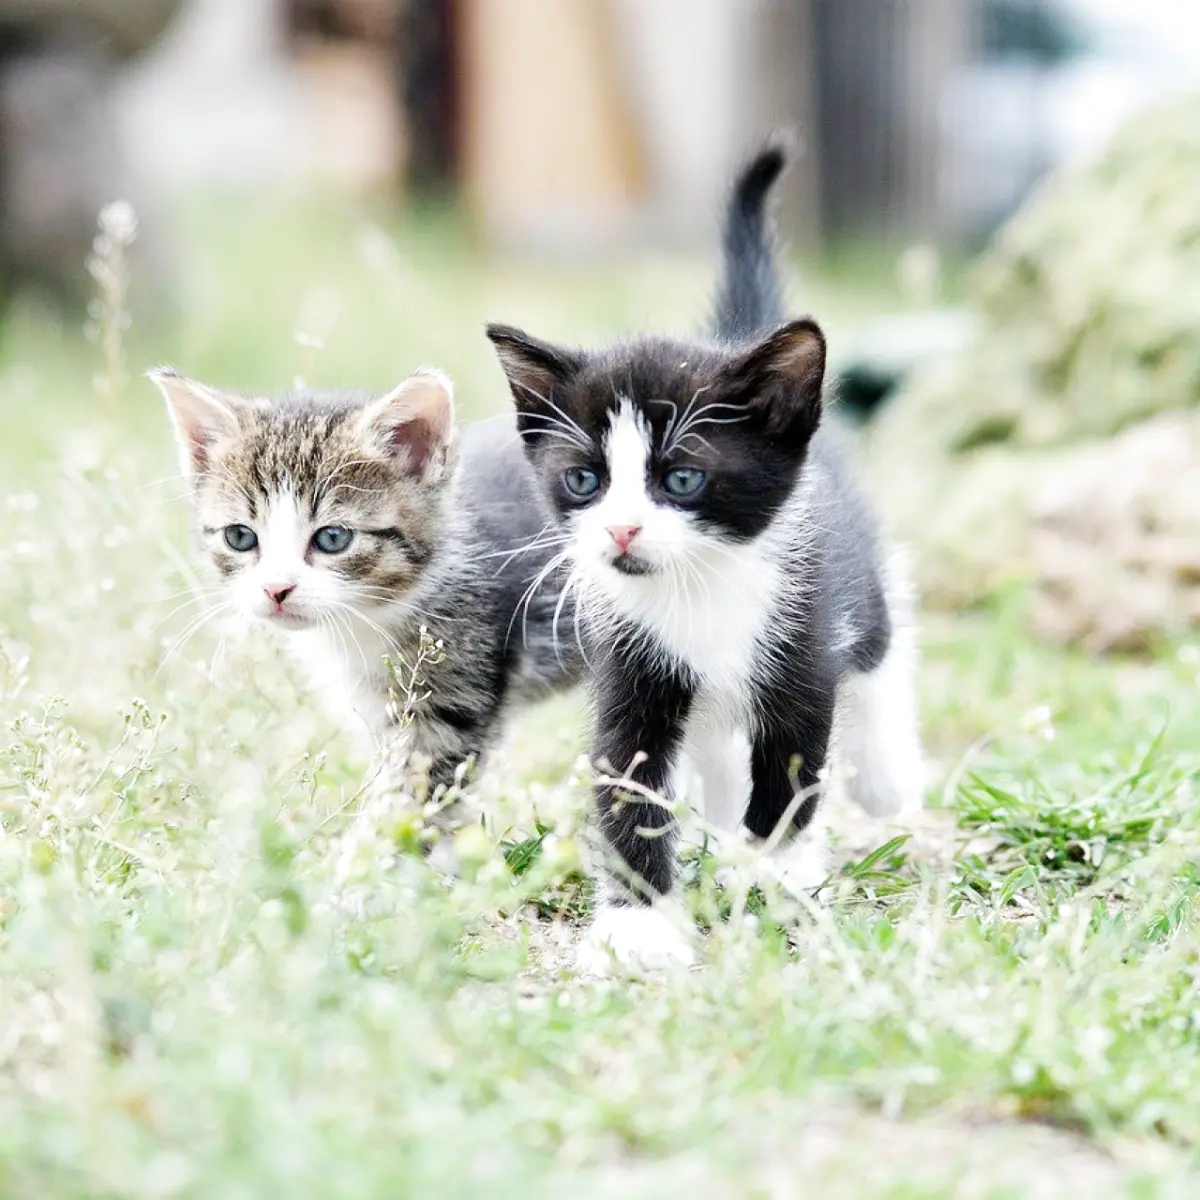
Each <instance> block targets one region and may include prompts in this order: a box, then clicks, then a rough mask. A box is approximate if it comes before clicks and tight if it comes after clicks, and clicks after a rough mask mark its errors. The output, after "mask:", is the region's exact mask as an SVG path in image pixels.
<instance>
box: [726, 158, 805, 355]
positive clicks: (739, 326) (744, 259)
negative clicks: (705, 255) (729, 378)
mask: <svg viewBox="0 0 1200 1200" xmlns="http://www.w3.org/2000/svg"><path fill="white" fill-rule="evenodd" d="M787 160H788V150H787V143H786V141H785V140H784V139H782V138H777V139H773V140H772V141H770V142H768V143H767V145H766V146H764V147H763V148H762V150H760V151H759V152H758V153H757V154H756V155H755V156H754V157H753V158H752V159H751V160H750V161H749V162H748V163H747V164H746V166H745V167H743V168H742V170H741V172H740V173H739V175H738V177H737V180H736V182H735V183H734V185H733V191H732V193H731V195H730V197H729V203H728V205H727V207H726V209H725V227H724V230H723V231H722V239H721V240H722V245H721V259H722V261H721V281H720V284H719V285H718V288H717V299H716V305H715V309H714V313H713V332H714V333H715V334H716V336H717V337H718V338H720V339H722V340H723V341H740V340H742V339H743V338H751V337H754V336H755V335H756V334H760V333H762V332H763V331H764V330H766V329H770V328H772V327H773V326H775V325H779V324H782V322H783V321H784V320H785V318H786V306H785V304H784V298H783V288H782V285H781V284H780V281H779V273H778V271H777V270H776V266H775V229H774V224H773V222H772V221H771V219H770V216H769V213H768V208H767V199H768V197H769V195H770V192H771V188H772V186H773V185H774V183H775V181H776V180H777V179H778V178H779V176H780V175H782V174H783V169H784V167H785V166H787Z"/></svg>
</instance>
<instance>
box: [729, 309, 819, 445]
mask: <svg viewBox="0 0 1200 1200" xmlns="http://www.w3.org/2000/svg"><path fill="white" fill-rule="evenodd" d="M723 375H724V378H725V382H726V386H727V387H728V388H729V389H730V391H731V392H737V393H740V394H741V395H742V396H743V397H744V398H745V403H746V404H747V405H749V406H750V407H751V408H752V409H757V410H759V411H760V412H761V413H762V414H763V417H764V419H765V423H766V429H767V432H768V433H772V434H776V435H778V436H782V437H786V438H789V439H794V440H796V441H798V442H799V441H804V442H807V440H808V439H809V438H810V437H812V435H813V433H814V432H815V431H816V428H817V425H818V424H819V423H820V420H821V388H822V385H823V384H824V381H825V335H824V334H823V333H822V332H821V327H820V326H819V325H818V324H817V323H816V322H815V321H811V320H809V319H808V318H807V317H806V318H804V319H802V320H798V321H789V322H788V323H787V324H786V325H781V326H780V327H779V328H778V329H776V330H775V332H774V333H771V334H769V335H768V336H767V337H766V338H764V339H763V340H762V341H761V342H759V343H758V344H757V345H756V346H753V347H752V348H751V349H749V350H747V351H744V352H743V353H742V354H740V355H739V356H738V357H737V358H736V359H734V361H733V362H732V363H730V364H729V365H728V366H727V367H726V368H725V370H724V372H723Z"/></svg>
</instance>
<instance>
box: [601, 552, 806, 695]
mask: <svg viewBox="0 0 1200 1200" xmlns="http://www.w3.org/2000/svg"><path fill="white" fill-rule="evenodd" d="M781 574H782V573H781V571H780V568H779V566H778V564H777V563H775V562H773V561H771V559H770V557H768V556H767V555H766V554H764V553H763V551H762V548H761V547H760V546H759V544H758V543H752V544H750V545H745V546H729V545H725V546H720V547H714V548H712V549H711V550H709V551H708V552H707V553H703V554H699V555H696V556H695V557H694V558H693V559H692V560H691V562H690V563H689V567H688V570H687V571H686V572H684V573H681V574H680V575H677V576H674V577H673V578H671V579H669V580H665V579H663V578H662V577H661V576H658V575H651V576H645V577H638V576H634V577H622V576H618V575H616V574H615V573H614V572H612V571H605V572H604V573H603V577H602V583H601V586H602V587H603V588H604V591H605V594H606V599H607V601H608V603H609V604H610V605H611V606H612V608H613V609H614V610H615V611H616V612H617V613H619V614H620V615H621V616H622V617H624V618H625V619H627V620H630V621H633V622H635V623H636V624H637V625H639V626H640V627H641V628H642V629H644V630H645V631H646V632H647V633H649V634H651V636H652V637H653V638H654V640H655V642H656V643H657V644H658V645H659V646H660V647H661V648H662V650H663V651H664V652H665V654H666V655H667V656H669V657H670V658H671V659H673V660H675V661H676V662H678V663H680V664H682V665H685V666H687V667H688V668H690V669H691V671H693V672H694V673H695V675H696V676H697V677H698V678H699V680H700V690H701V691H702V692H704V693H707V694H710V695H711V696H712V698H713V701H714V702H717V703H722V704H729V703H733V704H735V705H738V706H740V703H741V699H742V696H743V693H744V692H745V690H746V688H747V686H748V684H749V682H750V679H751V677H752V675H753V673H754V671H755V667H756V664H757V662H758V659H759V657H760V648H761V646H762V644H763V642H764V635H765V634H766V633H767V632H768V630H769V626H770V622H771V620H772V616H773V614H774V613H775V612H776V611H777V609H778V606H779V596H780V588H781V586H782V579H781Z"/></svg>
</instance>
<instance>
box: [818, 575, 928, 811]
mask: <svg viewBox="0 0 1200 1200" xmlns="http://www.w3.org/2000/svg"><path fill="white" fill-rule="evenodd" d="M891 591H892V594H891V595H889V597H888V609H889V614H888V618H887V619H888V624H889V625H890V630H889V634H888V637H887V640H886V649H885V650H884V653H883V655H882V657H880V658H879V659H878V661H877V662H870V663H869V664H868V663H867V662H863V661H862V659H861V658H860V662H861V663H862V665H863V666H868V665H869V669H867V670H852V671H851V672H850V673H849V674H848V675H846V676H845V678H844V679H843V680H842V683H841V686H840V687H839V689H838V715H837V735H836V741H837V758H838V760H839V762H840V763H841V765H842V766H843V767H844V768H846V769H847V771H846V774H847V776H848V777H847V778H846V780H845V788H846V791H847V792H848V793H849V795H850V796H851V798H852V799H853V800H854V801H855V803H856V804H858V806H859V807H860V808H862V809H863V810H864V811H865V812H867V813H870V815H871V816H873V817H893V816H896V815H897V814H898V813H902V812H908V811H911V810H912V809H915V808H918V807H920V804H921V798H922V794H923V792H924V790H925V766H924V760H923V758H922V755H921V738H920V733H919V731H918V725H917V693H916V669H917V631H916V627H915V625H914V623H913V621H912V618H911V616H910V613H909V611H908V605H907V604H906V603H904V600H905V597H904V594H903V592H902V590H901V589H900V588H898V587H894V588H893V589H891Z"/></svg>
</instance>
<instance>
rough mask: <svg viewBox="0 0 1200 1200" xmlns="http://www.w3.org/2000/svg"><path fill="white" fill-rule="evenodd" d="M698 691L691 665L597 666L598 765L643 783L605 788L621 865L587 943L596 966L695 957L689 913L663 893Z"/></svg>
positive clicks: (622, 662)
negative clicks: (682, 752) (675, 787)
mask: <svg viewBox="0 0 1200 1200" xmlns="http://www.w3.org/2000/svg"><path fill="white" fill-rule="evenodd" d="M694 691H695V685H694V683H693V682H692V681H691V680H690V679H689V678H688V677H687V675H686V674H685V673H683V672H681V671H678V670H670V669H666V670H664V669H662V668H661V667H657V665H656V666H655V667H652V666H651V665H650V664H649V663H647V662H645V661H644V660H639V659H619V658H617V657H616V655H614V656H613V657H612V658H611V659H610V660H609V661H608V662H606V663H605V664H603V666H601V667H600V669H599V670H598V671H597V673H596V697H595V698H596V709H597V712H596V718H597V721H596V740H595V746H594V750H593V759H592V760H593V764H594V765H595V766H596V767H598V768H600V769H602V770H604V771H605V772H606V773H608V774H610V775H613V776H619V777H621V778H625V779H628V780H629V781H630V782H631V783H633V784H636V785H637V790H636V791H631V790H629V789H628V788H622V787H620V786H619V785H614V784H603V785H600V786H599V787H598V788H597V789H596V805H597V808H598V810H599V816H600V830H601V833H602V834H603V836H604V839H605V841H606V842H607V844H608V846H609V847H610V848H611V850H612V851H613V852H615V855H616V857H617V858H619V859H620V868H619V869H618V870H616V871H611V872H610V873H609V876H608V878H607V880H606V888H605V894H604V896H603V899H602V901H601V905H600V909H599V911H598V912H597V913H596V916H595V919H594V920H593V922H592V925H591V928H590V929H589V930H588V933H587V935H586V937H585V938H584V940H583V943H582V944H581V945H580V947H579V951H578V963H579V966H580V968H581V969H582V970H583V971H585V972H587V973H593V974H599V975H604V974H608V972H609V971H610V969H611V968H612V966H613V964H614V963H616V964H619V965H620V966H621V967H623V968H625V969H632V970H644V969H656V968H660V967H666V966H674V965H685V966H686V965H689V964H690V963H691V962H692V961H693V957H694V956H693V953H692V948H691V944H690V937H689V935H688V931H687V928H686V922H685V921H683V920H680V919H673V918H672V916H671V915H670V914H669V913H668V912H667V911H666V909H665V907H664V906H663V905H662V904H655V903H654V901H656V900H662V899H663V898H664V897H665V896H666V894H667V893H668V892H669V891H670V889H671V884H672V882H673V881H674V877H675V830H674V821H675V817H674V814H673V813H672V812H671V811H670V809H669V807H667V805H668V804H669V803H670V800H671V798H672V797H671V795H670V781H671V778H672V774H673V767H674V762H675V757H676V755H677V754H678V751H679V745H680V742H681V741H682V738H683V731H684V726H685V723H686V721H687V717H688V713H689V711H690V709H691V704H692V698H693V694H694ZM647 792H653V793H654V794H655V795H656V796H659V797H661V798H662V801H663V802H659V801H656V800H654V799H649V798H648V797H647V795H646V793H647ZM664 802H665V803H664Z"/></svg>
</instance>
